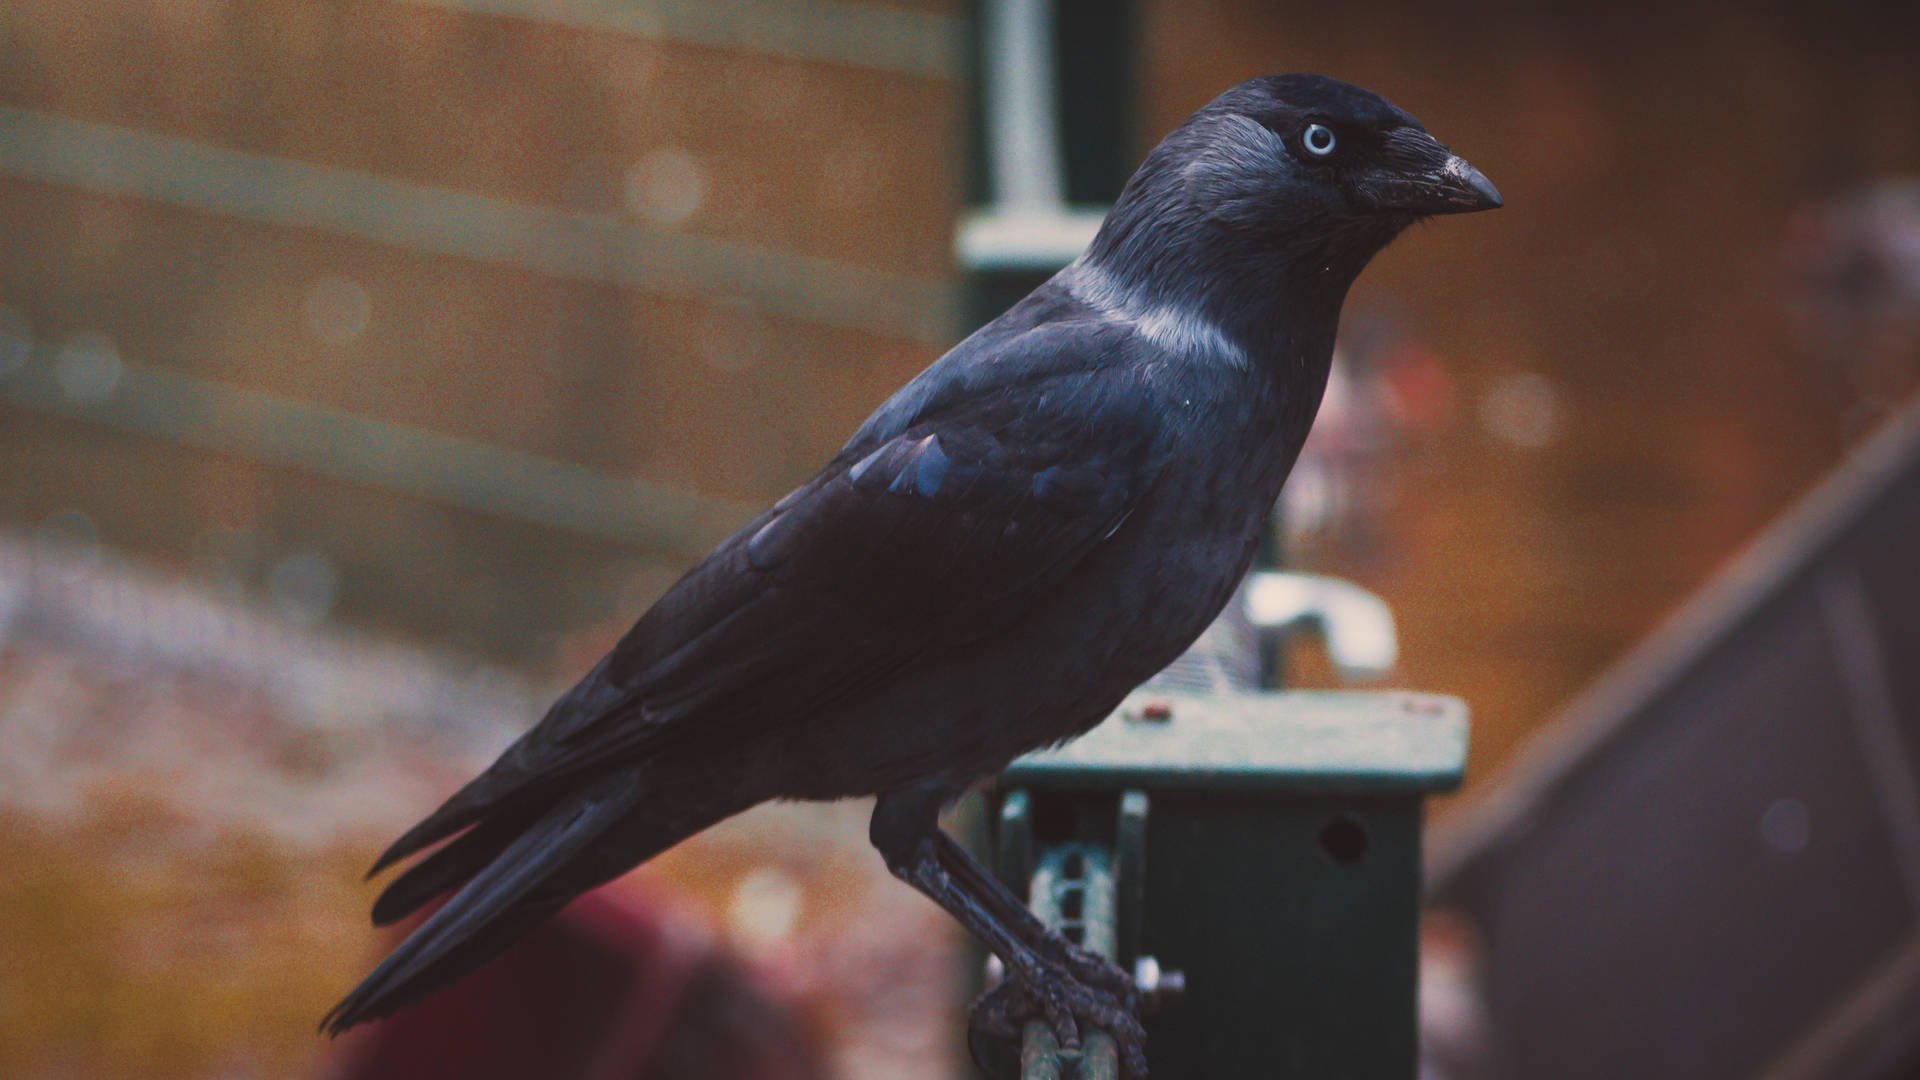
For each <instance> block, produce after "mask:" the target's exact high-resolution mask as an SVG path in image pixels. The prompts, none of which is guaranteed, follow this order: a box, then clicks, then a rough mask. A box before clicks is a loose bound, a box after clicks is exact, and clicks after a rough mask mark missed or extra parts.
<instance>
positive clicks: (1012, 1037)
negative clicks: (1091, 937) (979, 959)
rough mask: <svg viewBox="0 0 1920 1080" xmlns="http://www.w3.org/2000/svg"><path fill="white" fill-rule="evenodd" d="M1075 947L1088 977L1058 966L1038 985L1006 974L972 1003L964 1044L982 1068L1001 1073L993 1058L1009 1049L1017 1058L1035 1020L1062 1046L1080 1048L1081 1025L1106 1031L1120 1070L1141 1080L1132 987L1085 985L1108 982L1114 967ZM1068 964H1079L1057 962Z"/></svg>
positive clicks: (1142, 1032)
mask: <svg viewBox="0 0 1920 1080" xmlns="http://www.w3.org/2000/svg"><path fill="white" fill-rule="evenodd" d="M1080 952H1081V956H1082V957H1085V958H1087V959H1088V960H1089V961H1090V965H1089V966H1095V971H1093V972H1089V975H1094V976H1095V977H1094V978H1089V979H1085V980H1082V979H1081V978H1078V977H1077V975H1078V972H1071V973H1070V972H1069V971H1067V970H1060V969H1055V970H1052V971H1049V972H1047V973H1045V975H1044V976H1043V977H1042V978H1041V979H1040V980H1039V981H1038V985H1028V984H1027V983H1026V982H1024V981H1022V980H1020V979H1018V978H1008V979H1007V980H1006V981H1005V982H1003V983H1001V984H1000V985H999V986H997V987H995V988H994V989H993V990H992V992H990V993H988V994H986V995H984V996H982V997H981V998H980V1000H978V1001H976V1002H974V1004H973V1008H972V1010H971V1011H970V1013H969V1014H968V1020H967V1049H968V1051H969V1052H970V1053H971V1054H972V1055H973V1060H974V1063H975V1064H977V1065H979V1066H980V1068H981V1070H982V1071H983V1072H985V1073H987V1074H988V1075H989V1076H999V1075H1005V1073H1004V1071H1003V1070H1001V1068H1000V1066H999V1065H998V1063H999V1062H1000V1061H1003V1060H1006V1059H1007V1057H1008V1054H1009V1052H1010V1053H1011V1056H1012V1058H1013V1059H1016V1060H1017V1058H1018V1056H1019V1044H1020V1041H1021V1038H1022V1036H1023V1034H1024V1033H1025V1031H1026V1026H1027V1022H1028V1021H1031V1020H1040V1021H1043V1022H1044V1023H1045V1024H1046V1025H1047V1026H1048V1027H1049V1028H1051V1029H1052V1030H1053V1033H1054V1038H1055V1039H1056V1040H1057V1041H1058V1043H1059V1045H1060V1048H1061V1049H1063V1050H1077V1049H1079V1048H1080V1046H1081V1039H1080V1033H1081V1030H1082V1026H1083V1024H1084V1026H1086V1027H1090V1028H1097V1029H1099V1030H1101V1031H1104V1032H1106V1033H1107V1034H1108V1035H1110V1036H1112V1037H1113V1041H1114V1044H1115V1049H1116V1050H1118V1052H1119V1058H1120V1065H1121V1075H1122V1076H1123V1077H1125V1078H1126V1080H1146V1076H1147V1056H1146V1042H1147V1033H1146V1029H1145V1028H1143V1027H1141V1025H1140V1021H1139V1019H1138V1017H1137V1010H1138V1008H1139V993H1138V991H1137V990H1135V989H1134V988H1133V986H1132V983H1131V981H1129V982H1127V983H1126V984H1124V991H1125V992H1124V993H1115V992H1113V991H1112V990H1109V989H1108V988H1107V986H1102V985H1089V984H1090V983H1094V982H1096V981H1097V982H1098V983H1104V984H1107V985H1108V986H1110V985H1113V977H1114V976H1117V975H1119V969H1118V968H1115V967H1114V966H1113V965H1111V964H1108V963H1107V962H1106V961H1104V960H1101V959H1099V958H1098V957H1096V956H1094V955H1093V954H1092V953H1088V952H1084V951H1080ZM1076 959H1078V958H1076ZM1069 966H1073V967H1077V966H1079V965H1078V964H1077V963H1073V964H1071V965H1062V967H1063V968H1066V967H1069ZM1096 973H1097V974H1096Z"/></svg>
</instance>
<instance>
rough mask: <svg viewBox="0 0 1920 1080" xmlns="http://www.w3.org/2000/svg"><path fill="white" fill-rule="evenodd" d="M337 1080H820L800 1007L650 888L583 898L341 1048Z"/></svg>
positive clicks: (344, 1041) (335, 1068) (336, 1061)
mask: <svg viewBox="0 0 1920 1080" xmlns="http://www.w3.org/2000/svg"><path fill="white" fill-rule="evenodd" d="M326 1075H329V1076H331V1077H334V1078H337V1080H402V1078H405V1080H430V1078H434V1077H448V1078H452V1077H459V1078H461V1080H494V1078H498V1080H508V1078H512V1080H526V1078H535V1077H537V1078H540V1080H694V1078H698V1080H820V1078H822V1077H824V1076H826V1071H825V1069H824V1068H823V1067H822V1066H821V1064H820V1054H819V1053H818V1051H817V1050H816V1049H815V1047H814V1045H813V1042H812V1040H810V1039H809V1038H808V1034H807V1032H806V1030H805V1029H804V1027H803V1025H802V1024H801V1023H800V1022H799V1019H798V1017H796V1016H795V1015H794V1012H793V1010H792V1009H790V1008H788V1007H786V1006H785V1005H783V1004H781V1003H780V1002H778V1001H777V1000H776V999H775V998H774V997H773V996H772V995H770V994H769V993H768V992H767V991H766V990H765V989H763V988H762V987H761V986H759V985H756V983H755V980H754V977H753V976H752V974H751V973H750V972H749V971H748V970H747V969H746V968H745V967H743V966H742V965H741V964H740V963H739V962H738V961H737V960H735V959H733V958H732V957H731V956H729V955H728V954H727V953H726V952H725V951H724V950H722V949H721V948H720V947H719V946H718V945H716V944H715V943H714V942H713V940H712V939H711V938H710V937H709V936H707V935H706V934H704V933H702V932H701V931H700V930H699V929H697V928H696V927H694V926H693V925H691V924H689V923H688V922H686V921H685V920H683V919H680V918H677V917H675V916H674V915H673V914H672V913H671V912H670V911H668V910H667V909H665V908H664V907H663V906H662V905H660V904H658V903H657V902H654V901H653V900H651V899H650V898H649V897H648V896H647V894H646V893H644V892H640V891H637V890H633V889H621V888H618V887H615V888H612V889H601V890H599V891H597V892H594V893H589V894H588V895H586V896H583V897H581V898H580V899H579V900H577V901H575V902H574V903H573V904H572V905H570V906H569V907H568V908H567V909H566V910H565V911H563V912H562V913H561V914H560V915H559V917H557V918H555V919H554V920H553V921H552V922H550V923H548V924H547V925H546V926H543V927H541V928H540V929H539V930H537V931H535V932H534V933H533V934H532V935H530V936H529V937H528V938H527V939H526V940H525V941H522V942H521V943H520V944H518V945H516V946H514V947H513V949H511V950H510V951H508V952H507V953H506V954H505V955H503V956H501V957H500V958H499V959H498V960H496V961H494V962H493V963H491V964H489V965H487V966H486V967H485V968H483V969H482V970H481V971H479V972H478V973H476V974H475V975H473V976H471V977H470V978H468V979H466V980H464V981H463V982H461V983H459V984H458V985H456V986H454V987H453V988H451V989H449V990H447V991H445V992H443V993H441V994H438V995H436V996H434V997H433V998H431V999H429V1000H428V1001H426V1002H425V1003H424V1004H422V1005H420V1006H419V1007H417V1008H414V1009H410V1010H407V1011H406V1012H403V1013H401V1014H399V1015H397V1016H395V1017H392V1018H390V1019H387V1020H383V1021H379V1022H377V1023H374V1024H372V1025H369V1026H368V1027H366V1028H364V1029H362V1031H360V1032H355V1033H353V1034H350V1035H348V1036H347V1037H345V1038H343V1039H342V1040H341V1049H340V1052H339V1053H338V1054H337V1055H336V1056H335V1058H334V1060H333V1061H332V1062H331V1068H330V1069H329V1070H327V1073H326Z"/></svg>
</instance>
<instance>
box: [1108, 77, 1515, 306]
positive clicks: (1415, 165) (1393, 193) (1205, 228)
mask: <svg viewBox="0 0 1920 1080" xmlns="http://www.w3.org/2000/svg"><path fill="white" fill-rule="evenodd" d="M1500 205H1501V200H1500V193H1499V192H1498V191H1496V190H1494V186H1493V184H1492V183H1490V182H1489V181H1488V180H1487V178H1486V177H1485V176H1482V175H1481V174H1480V171H1479V170H1478V169H1475V168H1474V167H1473V166H1471V165H1469V164H1467V163H1466V162H1465V161H1464V160H1462V159H1461V158H1460V157H1459V156H1458V155H1456V154H1454V153H1453V152H1452V151H1451V150H1448V149H1447V148H1446V147H1445V146H1444V145H1442V144H1441V143H1440V141H1439V140H1438V139H1435V138H1434V137H1433V136H1432V135H1430V134H1428V133H1427V130H1426V128H1424V127H1422V126H1421V125H1420V122H1419V121H1417V120H1415V119H1414V118H1413V117H1411V116H1409V115H1407V114H1406V113H1405V112H1402V111H1401V110H1400V109H1398V108H1396V107H1395V106H1394V105H1392V104H1391V103H1389V102H1388V101H1386V100H1385V99H1384V98H1381V97H1380V96H1379V95H1377V94H1373V93H1370V92H1368V91H1366V90H1362V89H1360V88H1359V87H1357V86H1351V85H1348V84H1347V83H1343V82H1339V81H1336V80H1334V79H1329V78H1326V77H1324V76H1320V75H1275V76H1269V77H1267V78H1262V79H1254V80H1251V81H1249V82H1245V83H1241V84H1240V85H1239V86H1236V87H1234V88H1233V89H1231V90H1229V91H1227V92H1226V93H1224V94H1222V95H1220V96H1219V97H1218V98H1215V99H1214V100H1213V102H1212V103H1210V104H1208V105H1207V106H1206V107H1205V108H1203V109H1201V110H1200V111H1199V112H1197V113H1195V114H1194V115H1193V117H1192V118H1191V119H1189V120H1188V121H1187V122H1186V123H1185V124H1183V125H1181V126H1180V128H1179V129H1177V130H1176V131H1174V132H1173V133H1172V134H1170V135H1168V136H1167V137H1166V139H1165V140H1163V141H1162V142H1161V143H1160V145H1159V146H1158V147H1156V148H1155V149H1154V150H1153V152H1152V153H1151V154H1149V155H1148V157H1147V160H1146V161H1145V163H1143V164H1142V165H1141V167H1140V170H1139V172H1137V173H1136V174H1135V175H1134V177H1133V179H1132V180H1131V181H1129V182H1128V184H1127V188H1126V190H1125V191H1124V192H1123V193H1122V194H1121V196H1120V199H1119V200H1118V201H1117V202H1116V203H1115V205H1114V208H1113V211H1112V212H1111V213H1110V214H1109V215H1108V218H1107V222H1106V224H1105V225H1103V226H1102V229H1101V234H1100V237H1099V238H1098V239H1096V240H1095V242H1094V246H1093V248H1092V250H1091V252H1090V254H1089V258H1090V259H1095V260H1100V261H1102V262H1103V263H1104V264H1105V269H1106V270H1107V271H1108V272H1110V273H1118V274H1121V275H1122V276H1124V277H1127V278H1129V279H1132V280H1133V281H1134V282H1135V283H1136V284H1138V283H1142V282H1143V281H1144V280H1145V279H1146V278H1149V277H1160V278H1162V279H1164V278H1165V277H1166V276H1168V273H1169V271H1170V270H1171V271H1172V272H1173V273H1174V274H1175V275H1177V276H1178V277H1180V278H1183V279H1185V280H1186V281H1187V282H1188V283H1189V287H1191V288H1196V289H1200V290H1210V291H1212V292H1216V293H1218V292H1221V291H1223V290H1224V291H1229V292H1239V291H1241V290H1240V289H1235V288H1233V286H1234V285H1235V284H1236V283H1237V284H1240V285H1242V286H1246V287H1252V288H1255V289H1259V290H1262V291H1269V294H1270V295H1271V292H1270V290H1276V289H1278V290H1284V291H1286V292H1288V293H1291V294H1299V293H1302V292H1303V289H1302V286H1305V285H1308V284H1309V283H1311V284H1312V285H1313V286H1314V289H1313V290H1312V291H1315V292H1318V293H1324V294H1327V295H1328V296H1329V297H1330V299H1331V300H1332V303H1334V304H1335V305H1336V306H1337V305H1338V303H1339V300H1340V298H1342V297H1344V295H1345V292H1346V288H1347V286H1348V285H1349V284H1350V283H1351V282H1352V280H1353V278H1354V277H1355V276H1356V275H1358V274H1359V272H1360V270H1361V268H1362V267H1364V266H1365V265H1366V263H1367V260H1369V259H1371V258H1372V257H1373V256H1374V255H1375V254H1376V253H1377V252H1378V251H1379V250H1380V249H1381V248H1383V247H1385V246H1386V245H1387V244H1388V243H1389V242H1390V241H1392V239H1393V238H1394V237H1395V236H1397V235H1399V234H1400V232H1401V231H1403V230H1404V229H1406V228H1407V227H1408V226H1409V225H1412V224H1413V223H1414V222H1416V221H1419V220H1421V219H1423V218H1427V217H1432V216H1434V215H1437V214H1457V213H1468V212H1472V211H1475V210H1491V209H1494V208H1495V207H1498V206H1500ZM1216 299H1217V298H1216ZM1240 299H1244V297H1241V298H1240Z"/></svg>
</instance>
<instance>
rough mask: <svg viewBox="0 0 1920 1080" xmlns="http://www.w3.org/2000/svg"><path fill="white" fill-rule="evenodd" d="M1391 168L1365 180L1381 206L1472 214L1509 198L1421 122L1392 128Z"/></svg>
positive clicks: (1365, 188)
mask: <svg viewBox="0 0 1920 1080" xmlns="http://www.w3.org/2000/svg"><path fill="white" fill-rule="evenodd" d="M1384 151H1385V152H1384V154H1383V155H1382V156H1383V158H1384V160H1385V167H1384V168H1382V169H1380V170H1378V171H1376V172H1375V173H1373V174H1372V175H1371V176H1369V177H1367V178H1366V179H1365V180H1363V181H1362V182H1361V184H1360V189H1361V192H1362V193H1363V195H1364V197H1365V198H1367V200H1368V201H1370V202H1371V203H1372V204H1373V205H1374V206H1375V207H1376V208H1378V209H1381V210H1403V211H1408V212H1411V213H1415V214H1470V213H1473V212H1474V211H1476V210H1496V209H1499V208H1500V207H1501V206H1502V205H1504V203H1503V202H1502V200H1501V198H1500V192H1499V190H1498V189H1496V188H1495V187H1494V186H1493V181H1491V180H1489V179H1487V178H1486V177H1485V176H1484V175H1482V174H1481V172H1480V170H1479V169H1476V168H1474V167H1473V166H1471V165H1469V164H1467V163H1466V161H1465V160H1464V159H1462V158H1461V157H1460V155H1458V154H1456V153H1454V152H1453V151H1451V150H1448V149H1447V148H1446V147H1445V146H1442V145H1440V140H1438V139H1436V138H1434V137H1433V136H1431V135H1429V134H1427V133H1426V132H1424V131H1422V130H1420V129H1419V128H1417V127H1403V128H1400V129H1398V130H1396V131H1392V132H1389V133H1388V134H1387V137H1386V144H1385V147H1384Z"/></svg>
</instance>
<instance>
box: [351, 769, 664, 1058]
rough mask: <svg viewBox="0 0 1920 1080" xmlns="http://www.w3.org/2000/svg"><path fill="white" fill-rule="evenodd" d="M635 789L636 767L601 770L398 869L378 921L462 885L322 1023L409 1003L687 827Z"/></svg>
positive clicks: (370, 1016)
mask: <svg viewBox="0 0 1920 1080" xmlns="http://www.w3.org/2000/svg"><path fill="white" fill-rule="evenodd" d="M643 787H644V785H643V784H642V783H641V781H640V778H639V776H638V775H636V771H635V770H622V771H620V772H617V773H613V774H610V775H607V776H605V777H602V778H600V780H599V781H598V782H596V783H594V784H592V785H590V786H587V787H586V788H584V789H583V790H582V791H580V792H579V793H576V794H573V795H570V796H568V797H567V798H565V799H563V800H562V801H560V802H559V803H558V804H555V805H553V806H551V807H550V808H548V809H547V810H546V811H545V812H544V813H534V814H527V815H525V816H516V817H510V818H505V819H494V820H489V821H482V822H481V823H480V824H478V825H476V826H474V827H473V828H472V829H471V830H469V831H468V832H466V833H464V834H462V835H461V836H459V837H457V838H455V839H454V841H453V842H452V843H450V844H448V845H447V846H446V847H444V848H441V849H440V850H439V851H436V852H434V853H433V854H432V855H430V856H428V857H427V858H426V859H425V860H423V861H422V862H421V863H420V864H419V865H417V866H415V867H413V868H412V869H411V870H409V871H408V872H407V873H406V874H403V875H401V877H399V878H398V879H396V880H395V881H394V883H393V884H392V885H391V886H389V888H388V889H387V891H386V893H385V894H383V895H382V896H381V898H380V900H379V902H378V903H377V904H376V905H375V906H374V918H375V921H376V922H380V923H385V922H389V921H391V920H392V919H395V918H398V917H399V916H400V915H403V914H405V913H406V912H408V911H411V910H413V909H414V908H417V907H419V906H420V905H422V904H424V903H426V901H428V900H430V899H432V898H433V897H434V896H437V895H439V894H440V893H442V892H445V891H446V890H448V889H450V888H452V887H453V886H455V885H458V884H459V883H460V882H461V881H462V880H464V881H465V882H466V884H465V886H464V887H462V888H461V889H460V891H459V892H458V893H456V894H455V895H454V897H453V899H451V900H449V901H447V903H446V906H444V907H442V908H441V909H440V910H439V911H436V912H434V913H433V916H432V917H431V918H429V919H428V920H427V921H426V922H425V923H424V924H423V925H422V926H421V927H420V929H418V930H415V931H414V932H413V933H412V935H410V936H409V937H408V938H407V939H406V940H405V941H403V942H401V943H400V947H399V948H397V949H395V950H394V951H393V953H392V955H390V956H388V957H387V958H386V959H385V960H383V961H381V963H380V965H379V966H378V967H376V968H374V969H373V972H372V974H370V975H368V976H367V977H366V978H365V979H364V980H362V981H361V983H360V985H359V986H357V987H355V988H354V989H353V992H352V993H350V994H348V995H347V996H346V997H345V998H343V999H341V1001H340V1003H339V1004H338V1005H335V1006H334V1007H333V1010H332V1011H331V1012H329V1013H328V1014H327V1015H326V1017H325V1018H324V1019H323V1020H321V1021H320V1027H321V1030H323V1031H325V1032H327V1033H328V1034H332V1035H338V1034H339V1033H341V1032H342V1031H345V1030H347V1029H348V1028H350V1027H352V1026H354V1025H355V1024H359V1023H362V1022H364V1021H367V1020H375V1019H378V1018H380V1017H383V1016H389V1015H391V1014H393V1013H394V1012H396V1011H398V1010H400V1009H403V1008H405V1007H407V1006H409V1005H414V1004H417V1003H418V1002H420V1001H421V1000H423V999H424V998H426V997H427V996H428V995H430V994H432V993H433V992H435V991H437V990H440V989H442V988H444V987H446V986H448V985H450V984H452V983H453V982H455V981H457V980H459V979H461V978H462V977H464V976H466V975H468V974H470V973H471V972H473V971H474V970H475V969H476V968H478V967H480V966H481V965H482V964H484V963H486V962H487V961H488V960H491V959H493V958H494V957H495V956H498V955H499V954H500V953H502V952H504V951H505V950H506V948H507V947H508V946H509V945H511V944H513V943H514V942H515V941H517V940H519V939H520V937H521V936H522V935H524V934H526V933H527V932H528V931H530V930H532V929H533V928H534V927H535V926H536V925H538V924H539V923H541V922H542V921H544V920H545V919H547V918H548V917H549V916H551V915H553V914H554V913H555V912H557V911H559V910H560V909H561V908H562V907H565V906H566V904H567V902H568V901H570V900H572V899H573V898H574V897H575V896H577V895H579V894H580V893H582V892H584V891H586V890H587V889H590V888H592V887H594V886H595V885H598V884H600V883H601V882H603V881H605V880H607V879H608V878H610V877H612V876H613V875H614V874H617V873H619V872H620V871H622V870H624V869H626V868H628V867H631V866H634V865H636V864H637V863H639V862H642V861H644V860H646V859H647V858H650V857H651V856H653V855H655V854H657V853H658V852H660V851H663V850H665V849H666V848H668V847H671V846H672V845H673V844H675V843H678V842H679V841H680V840H681V839H683V838H685V837H686V836H688V835H690V834H691V832H693V831H695V830H694V828H693V827H690V826H689V825H688V824H686V823H683V822H680V821H674V820H660V821H658V822H652V821H649V820H648V819H647V818H646V817H645V814H646V811H645V810H644V809H642V808H640V807H639V803H640V801H641V799H642V798H643V797H644V792H643ZM609 833H612V834H614V835H613V836H611V837H610V836H609V835H608V834H609ZM596 841H608V842H611V843H613V844H615V845H616V846H617V848H618V850H617V851H608V850H605V844H604V843H603V845H602V849H601V850H591V849H593V848H594V845H595V842H596Z"/></svg>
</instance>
